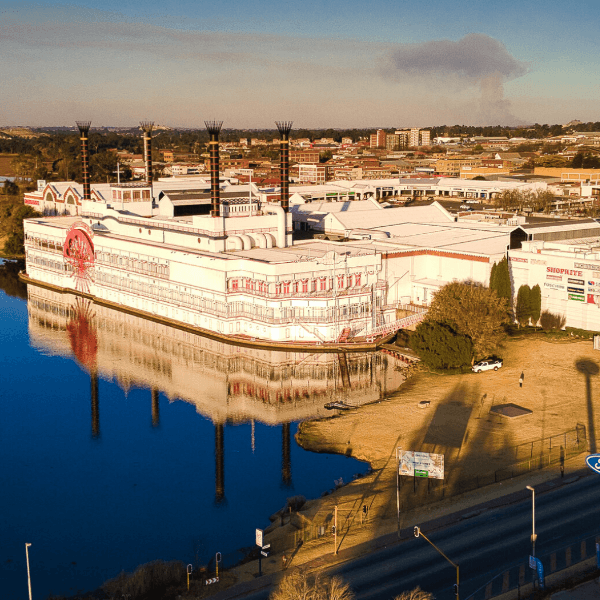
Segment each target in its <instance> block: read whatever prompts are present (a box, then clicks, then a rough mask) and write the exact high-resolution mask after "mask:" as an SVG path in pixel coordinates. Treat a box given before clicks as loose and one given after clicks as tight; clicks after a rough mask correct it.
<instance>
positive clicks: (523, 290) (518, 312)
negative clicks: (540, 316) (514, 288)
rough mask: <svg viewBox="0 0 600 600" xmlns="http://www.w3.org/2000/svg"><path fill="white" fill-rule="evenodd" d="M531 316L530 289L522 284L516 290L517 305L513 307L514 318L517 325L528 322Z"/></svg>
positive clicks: (523, 324)
mask: <svg viewBox="0 0 600 600" xmlns="http://www.w3.org/2000/svg"><path fill="white" fill-rule="evenodd" d="M530 318H531V289H530V287H529V286H528V285H522V286H521V287H520V288H519V291H518V292H517V305H516V308H515V319H516V320H517V323H518V324H519V326H521V325H522V326H525V325H528V324H529V319H530Z"/></svg>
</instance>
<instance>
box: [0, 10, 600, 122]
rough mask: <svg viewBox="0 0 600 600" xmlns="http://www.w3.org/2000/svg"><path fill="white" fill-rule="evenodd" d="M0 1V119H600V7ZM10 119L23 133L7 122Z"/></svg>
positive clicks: (491, 120) (19, 120) (116, 120)
mask: <svg viewBox="0 0 600 600" xmlns="http://www.w3.org/2000/svg"><path fill="white" fill-rule="evenodd" d="M532 4H533V3H531V4H529V3H522V2H517V1H516V0H506V1H505V2H504V3H502V4H501V5H493V4H489V3H486V4H483V3H480V2H478V1H477V0H454V1H452V2H451V1H450V0H433V2H430V3H429V4H428V6H427V9H426V10H424V9H423V8H422V7H421V6H418V5H416V4H414V3H411V2H397V1H396V2H392V1H391V0H374V1H373V2H370V3H364V2H358V1H357V0H344V1H342V0H330V1H328V2H327V3H320V2H317V1H316V0H306V1H305V2H303V3H296V2H289V1H287V0H278V1H275V0H263V1H262V2H260V3H248V2H241V1H240V0H231V1H230V2H228V3H227V4H215V3H208V2H202V1H200V2H198V1H197V0H196V1H194V0H178V2H169V1H163V2H158V1H157V0H148V1H147V2H145V3H141V2H139V0H119V1H117V0H105V1H104V2H102V3H100V2H97V1H95V0H72V3H71V4H69V5H66V4H59V3H57V2H53V1H51V0H39V1H38V2H30V1H25V2H19V3H16V2H4V1H0V49H1V51H2V56H3V60H2V62H1V63H0V78H1V79H2V81H3V83H4V85H3V86H2V87H1V88H0V99H1V102H0V123H7V124H9V123H10V124H20V125H24V124H26V125H28V126H32V127H40V126H70V125H71V124H72V123H73V122H74V121H75V120H77V119H91V120H92V122H93V123H97V124H102V125H104V124H109V125H106V126H112V127H120V126H129V124H130V123H137V122H139V121H140V120H144V119H150V120H153V121H155V122H156V123H160V124H165V125H167V126H170V127H173V128H202V127H203V123H204V120H206V119H213V118H218V119H219V120H223V121H224V122H225V126H226V127H228V128H234V129H244V128H245V129H263V128H269V127H272V124H273V122H274V121H275V120H278V119H286V120H288V119H289V120H292V121H294V127H295V128H296V129H302V128H310V129H316V128H318V129H326V128H337V129H343V128H367V127H382V126H381V125H377V126H373V125H369V124H370V123H373V122H380V123H392V125H389V126H385V127H386V128H387V127H390V128H391V127H398V128H401V127H412V126H416V127H424V126H428V127H434V126H438V125H442V124H445V125H450V124H464V125H476V126H487V125H498V124H503V125H510V126H514V125H525V124H532V123H536V122H538V123H560V124H564V123H568V122H569V121H571V120H574V119H578V120H580V121H583V122H589V121H597V120H599V117H598V113H599V112H600V76H599V75H598V72H599V69H598V66H599V65H598V63H599V61H600V58H599V53H598V52H597V51H596V50H597V46H598V41H597V36H596V29H597V25H598V21H599V20H600V18H599V17H598V12H597V5H596V2H595V1H594V0H582V1H581V2H579V3H578V11H576V12H575V11H573V10H572V7H571V6H570V5H565V4H564V3H563V2H559V1H557V0H548V1H547V2H545V3H544V6H543V7H538V6H533V5H532ZM13 126H16V125H13Z"/></svg>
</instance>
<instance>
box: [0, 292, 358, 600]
mask: <svg viewBox="0 0 600 600" xmlns="http://www.w3.org/2000/svg"><path fill="white" fill-rule="evenodd" d="M0 332H1V336H2V337H1V342H2V343H1V344H0V453H1V456H2V465H1V466H0V490H2V493H1V494H0V515H1V517H0V519H1V520H0V588H1V589H0V597H1V598H3V599H5V600H12V599H19V600H20V599H22V598H26V597H27V570H26V561H25V543H26V542H28V543H31V547H30V548H29V558H30V564H31V581H32V591H33V596H34V598H46V597H47V596H48V595H49V594H50V593H53V594H65V595H69V594H74V593H76V592H77V591H81V590H91V589H95V588H96V587H98V586H99V585H100V584H101V583H102V582H103V581H105V580H106V579H108V578H111V577H114V576H116V575H117V574H118V573H119V572H120V571H121V570H127V571H132V570H134V569H135V568H136V567H137V566H138V565H139V564H141V563H144V562H148V561H151V560H155V559H165V560H170V559H177V560H181V561H184V562H185V563H193V564H195V565H196V564H203V563H206V562H207V561H208V560H209V557H210V556H212V555H213V554H214V552H216V551H220V552H222V553H223V554H224V555H228V556H230V557H233V556H234V551H235V550H236V549H237V548H240V547H243V546H251V545H253V543H254V530H255V528H256V527H260V528H264V527H266V526H267V525H268V524H269V521H268V516H269V515H270V514H272V513H273V512H275V511H276V510H278V509H279V508H281V507H282V506H284V504H285V502H286V499H287V498H288V497H290V496H293V495H295V494H302V495H304V496H306V497H307V498H311V497H318V496H320V495H321V494H322V492H323V491H325V490H328V489H331V488H332V487H333V486H334V479H338V478H339V477H342V478H343V479H344V480H345V481H348V480H349V479H351V478H352V476H353V474H355V473H364V472H365V471H366V469H367V465H366V464H364V463H360V462H358V461H356V460H354V459H351V458H345V457H342V456H337V455H328V454H315V453H311V452H306V451H304V450H303V449H301V448H300V447H299V446H298V445H297V444H296V443H295V441H294V439H293V436H294V434H295V433H296V431H297V427H298V424H297V423H292V424H291V426H290V434H291V436H292V440H291V482H289V481H288V482H287V483H286V478H285V477H284V475H283V473H282V460H283V457H282V435H283V427H284V426H283V425H277V426H268V425H264V424H261V423H258V422H256V423H255V425H254V427H255V429H254V441H255V443H254V450H252V441H251V440H252V425H251V424H250V423H243V424H231V423H226V424H225V425H224V428H223V436H224V438H223V449H224V459H223V460H224V475H225V478H224V499H223V500H222V501H220V502H218V501H216V496H217V493H216V484H215V473H216V457H215V435H216V426H215V425H214V424H213V423H212V422H211V421H210V420H209V419H207V418H205V417H203V416H202V415H200V414H198V412H197V411H196V408H195V406H193V405H192V404H190V403H187V402H183V401H172V402H171V401H169V400H168V399H167V398H166V397H164V395H163V394H160V396H159V409H160V420H159V423H158V425H157V426H156V423H155V424H154V425H153V422H152V413H151V406H152V404H151V392H150V389H149V388H147V389H142V388H135V387H134V388H132V389H127V387H124V386H122V385H119V384H118V383H117V382H114V381H105V380H103V379H102V378H100V380H99V382H98V402H99V415H100V421H99V435H97V436H94V435H92V419H91V408H90V394H91V381H90V379H91V378H90V374H89V373H88V372H87V371H86V370H85V369H84V368H83V367H82V366H80V365H79V364H78V363H77V362H76V361H75V360H73V358H70V357H63V356H52V355H47V354H45V353H43V352H41V351H39V350H37V349H35V348H33V347H32V346H31V345H30V340H29V335H28V312H27V303H26V301H25V300H23V299H20V298H16V297H13V296H9V295H7V294H6V293H5V292H3V291H0ZM124 390H126V391H124Z"/></svg>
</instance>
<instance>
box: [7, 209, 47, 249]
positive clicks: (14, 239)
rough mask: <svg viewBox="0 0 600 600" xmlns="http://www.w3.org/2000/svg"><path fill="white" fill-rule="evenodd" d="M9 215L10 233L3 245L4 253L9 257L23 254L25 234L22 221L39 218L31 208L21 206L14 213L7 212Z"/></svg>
mask: <svg viewBox="0 0 600 600" xmlns="http://www.w3.org/2000/svg"><path fill="white" fill-rule="evenodd" d="M8 212H9V215H10V220H11V224H10V233H9V234H8V238H7V240H6V242H5V244H4V253H5V254H7V255H9V256H17V255H21V254H25V233H24V231H23V219H29V218H32V217H39V216H41V215H40V213H38V212H37V211H35V210H34V209H33V208H32V207H31V206H29V205H27V204H22V205H21V206H19V207H18V208H17V209H16V210H15V211H12V212H10V211H8Z"/></svg>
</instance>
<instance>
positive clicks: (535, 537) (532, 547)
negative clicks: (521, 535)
mask: <svg viewBox="0 0 600 600" xmlns="http://www.w3.org/2000/svg"><path fill="white" fill-rule="evenodd" d="M527 489H528V490H530V491H531V556H534V557H535V540H536V539H537V535H536V533H535V488H533V487H532V486H530V485H528V486H527Z"/></svg>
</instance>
